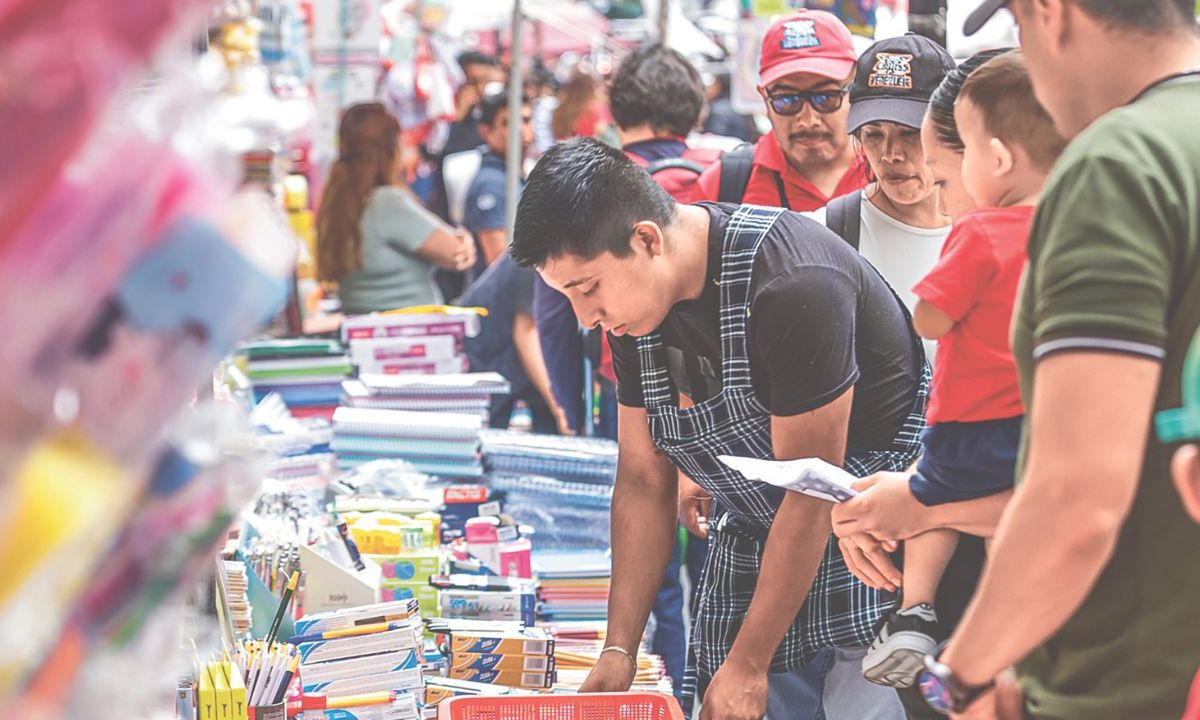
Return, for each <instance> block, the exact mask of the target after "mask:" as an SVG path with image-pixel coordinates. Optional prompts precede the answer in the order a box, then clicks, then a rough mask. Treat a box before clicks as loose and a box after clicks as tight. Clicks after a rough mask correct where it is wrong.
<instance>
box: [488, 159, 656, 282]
mask: <svg viewBox="0 0 1200 720" xmlns="http://www.w3.org/2000/svg"><path fill="white" fill-rule="evenodd" d="M674 217H675V201H674V200H672V199H671V196H670V195H668V194H667V193H666V191H665V190H663V189H662V187H661V186H660V185H659V184H658V183H656V182H654V180H653V179H651V178H650V175H649V174H647V173H646V171H645V170H643V169H642V168H640V167H638V166H637V165H634V164H633V161H631V160H630V159H629V158H628V157H626V156H625V153H623V152H621V151H620V150H617V149H616V148H613V147H610V146H608V145H605V144H604V143H602V142H600V141H599V140H595V139H592V138H576V139H574V140H568V141H566V142H561V143H559V144H557V145H555V146H554V147H552V148H550V150H548V151H547V152H546V154H545V155H543V156H542V159H541V160H539V161H538V164H537V166H536V167H535V168H534V169H533V172H531V173H529V181H528V183H526V185H525V189H524V190H523V191H522V192H521V202H520V203H519V204H518V205H517V221H516V227H515V228H514V229H513V239H512V244H511V246H510V247H509V252H510V254H511V255H512V259H513V260H514V261H516V263H517V264H518V265H523V266H526V267H528V266H538V267H540V266H542V265H544V264H545V263H546V261H547V260H548V259H550V258H557V257H561V256H563V255H572V256H575V257H580V258H584V259H588V260H590V259H592V258H595V257H598V256H600V255H602V254H604V253H605V252H610V253H612V254H613V255H616V256H617V257H625V256H628V255H629V254H630V253H631V252H632V250H631V249H630V247H629V239H630V236H631V235H632V233H633V226H634V225H636V224H637V223H639V222H643V221H650V222H654V223H657V224H658V225H659V226H660V227H666V226H667V225H669V224H670V223H671V221H672V220H673V219H674Z"/></svg>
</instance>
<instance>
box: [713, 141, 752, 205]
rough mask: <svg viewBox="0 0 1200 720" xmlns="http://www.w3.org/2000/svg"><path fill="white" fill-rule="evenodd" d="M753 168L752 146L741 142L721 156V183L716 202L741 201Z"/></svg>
mask: <svg viewBox="0 0 1200 720" xmlns="http://www.w3.org/2000/svg"><path fill="white" fill-rule="evenodd" d="M753 169H754V146H753V145H751V144H750V143H742V144H741V145H738V146H737V147H736V148H734V149H732V150H730V151H729V152H727V153H725V154H724V155H722V156H721V185H720V189H719V190H718V191H717V202H727V203H739V204H740V203H741V202H742V196H743V195H745V194H746V186H747V185H749V184H750V173H751V171H752V170H753Z"/></svg>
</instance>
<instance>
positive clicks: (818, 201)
mask: <svg viewBox="0 0 1200 720" xmlns="http://www.w3.org/2000/svg"><path fill="white" fill-rule="evenodd" d="M868 171H869V168H868V166H867V162H866V160H865V159H864V158H862V157H858V158H857V159H856V160H855V161H854V163H853V164H852V165H851V166H850V169H849V170H847V171H846V174H845V175H843V176H842V179H841V181H839V182H838V186H837V190H835V191H834V193H833V195H831V196H826V195H825V193H823V192H821V191H820V190H819V189H818V188H817V186H816V185H813V184H812V183H811V182H809V180H808V178H806V177H804V176H803V175H801V174H800V173H798V172H796V170H795V168H793V167H792V166H791V165H790V164H788V162H787V160H785V159H784V157H783V151H782V150H780V149H779V143H778V142H777V141H776V140H775V133H773V132H768V133H767V134H766V135H763V136H762V137H760V138H759V139H758V142H757V143H755V145H754V167H753V169H752V170H751V171H750V182H749V183H747V185H746V192H745V194H744V195H742V202H744V203H748V204H751V205H767V206H771V207H780V206H782V205H783V202H782V198H780V197H779V183H778V182H776V178H777V177H779V176H780V174H782V176H783V187H784V191H785V192H786V193H787V207H788V209H789V210H793V211H795V212H811V211H813V210H819V209H821V208H823V207H825V206H826V205H828V204H829V201H830V200H832V199H833V198H835V197H840V196H842V195H845V194H847V193H852V192H854V191H855V190H859V189H861V188H864V187H866V185H867V183H868V182H869V181H870V178H869V176H868ZM720 188H721V163H720V162H719V161H718V162H715V163H713V164H712V165H710V166H709V167H708V169H707V170H705V171H704V174H703V175H701V176H700V180H699V193H698V194H699V198H698V199H700V200H710V201H715V200H716V199H717V196H718V195H719V194H720Z"/></svg>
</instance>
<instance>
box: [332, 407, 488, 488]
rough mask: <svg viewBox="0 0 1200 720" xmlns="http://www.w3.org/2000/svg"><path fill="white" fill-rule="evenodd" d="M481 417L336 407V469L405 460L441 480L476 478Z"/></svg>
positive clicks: (334, 428) (334, 424)
mask: <svg viewBox="0 0 1200 720" xmlns="http://www.w3.org/2000/svg"><path fill="white" fill-rule="evenodd" d="M482 427H483V418H482V417H481V416H480V415H464V414H461V413H436V412H412V411H408V410H374V409H370V408H360V407H340V408H338V409H337V411H336V412H334V414H333V443H332V447H333V450H334V453H336V455H337V463H338V467H339V468H340V469H342V470H349V469H353V468H356V467H358V466H360V465H363V464H365V463H368V462H372V461H374V460H403V461H405V462H407V463H409V464H411V465H412V466H413V468H414V469H415V470H417V471H418V472H422V473H426V474H429V475H438V476H441V477H443V478H477V477H479V476H480V475H481V474H482V473H483V466H482V465H481V464H480V462H479V452H478V449H479V431H480V430H481V429H482Z"/></svg>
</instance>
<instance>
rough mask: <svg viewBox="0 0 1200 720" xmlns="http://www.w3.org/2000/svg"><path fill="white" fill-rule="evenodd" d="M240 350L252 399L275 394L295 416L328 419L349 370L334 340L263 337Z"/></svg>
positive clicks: (348, 361) (338, 344)
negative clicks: (267, 338)
mask: <svg viewBox="0 0 1200 720" xmlns="http://www.w3.org/2000/svg"><path fill="white" fill-rule="evenodd" d="M241 352H242V354H243V355H244V356H245V357H246V371H247V376H248V377H249V378H250V381H251V383H253V385H254V401H255V402H260V401H261V400H262V399H263V398H265V397H266V396H267V395H268V394H270V393H278V395H279V396H280V397H281V398H282V399H283V401H284V402H285V403H287V406H288V408H289V409H290V410H291V412H292V414H293V415H295V416H296V417H324V418H329V417H330V416H331V415H332V414H333V411H334V409H335V408H336V407H337V405H338V400H339V399H340V398H341V387H342V381H343V380H345V379H346V377H347V376H348V375H350V372H351V367H350V360H349V358H347V357H346V353H345V352H344V351H343V349H342V346H341V344H340V343H338V342H337V341H335V340H306V339H300V340H264V341H261V342H253V343H248V344H246V345H243V346H242V348H241Z"/></svg>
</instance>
